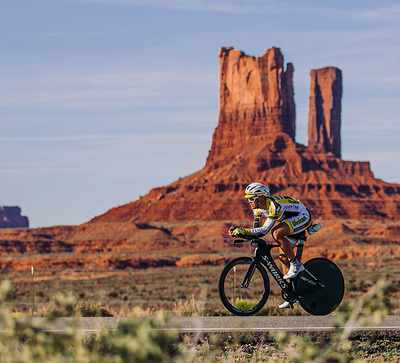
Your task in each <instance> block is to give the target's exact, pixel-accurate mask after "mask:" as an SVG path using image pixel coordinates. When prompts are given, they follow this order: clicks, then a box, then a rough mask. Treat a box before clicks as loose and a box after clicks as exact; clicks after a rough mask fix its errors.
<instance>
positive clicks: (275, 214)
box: [246, 195, 312, 235]
mask: <svg viewBox="0 0 400 363" xmlns="http://www.w3.org/2000/svg"><path fill="white" fill-rule="evenodd" d="M266 199H267V200H266V203H267V208H266V209H260V208H257V209H253V214H254V218H260V217H264V218H266V220H265V222H264V224H263V225H262V227H258V228H250V229H248V230H246V233H247V234H251V235H266V234H267V233H268V232H269V231H270V229H271V228H272V226H273V225H274V224H275V222H276V221H279V222H286V223H287V224H288V226H289V228H290V234H296V233H299V232H302V231H304V230H305V229H307V228H308V227H309V226H311V223H312V219H311V215H310V213H309V211H308V209H307V207H306V206H305V205H304V204H303V203H302V202H300V201H299V200H297V199H294V198H291V197H285V196H282V195H276V196H269V197H267V198H266Z"/></svg>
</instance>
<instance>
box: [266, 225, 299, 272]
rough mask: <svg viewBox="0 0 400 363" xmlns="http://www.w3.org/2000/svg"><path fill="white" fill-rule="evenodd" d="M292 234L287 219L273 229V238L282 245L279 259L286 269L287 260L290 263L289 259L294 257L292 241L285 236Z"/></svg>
mask: <svg viewBox="0 0 400 363" xmlns="http://www.w3.org/2000/svg"><path fill="white" fill-rule="evenodd" d="M290 234H291V230H290V226H289V224H287V223H286V222H285V221H283V222H281V223H279V224H278V225H276V226H275V227H274V228H272V230H271V235H272V237H273V239H274V240H275V241H276V242H277V243H278V245H279V247H280V249H279V252H282V254H281V253H279V259H280V261H281V264H282V269H284V268H285V267H284V266H286V260H288V261H287V262H288V263H289V260H292V259H293V258H294V251H293V247H292V245H291V243H290V242H289V241H288V240H287V239H286V238H285V236H288V235H290ZM281 255H282V257H281ZM285 257H286V259H285Z"/></svg>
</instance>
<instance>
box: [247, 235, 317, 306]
mask: <svg viewBox="0 0 400 363" xmlns="http://www.w3.org/2000/svg"><path fill="white" fill-rule="evenodd" d="M252 243H257V249H256V251H255V255H254V257H253V258H254V261H259V262H260V263H261V264H262V265H263V266H265V267H266V268H267V270H268V271H269V273H270V274H271V275H272V277H273V278H274V279H275V281H276V282H277V283H278V285H279V286H280V288H281V289H282V291H283V293H284V294H285V295H286V296H287V297H288V298H289V300H292V301H295V300H297V298H298V297H299V296H301V295H302V294H306V293H308V292H312V291H315V290H319V289H321V288H323V287H324V285H323V284H322V283H321V282H319V281H318V279H317V278H316V277H315V276H313V275H312V274H311V273H310V272H308V271H307V270H306V271H307V273H308V274H309V276H310V279H307V280H306V281H307V282H309V283H310V285H311V287H310V288H308V289H302V290H296V289H295V287H294V280H291V282H290V283H288V282H287V281H286V280H285V279H284V278H283V274H282V272H281V270H280V269H279V268H278V266H277V265H276V263H275V261H274V259H273V257H272V255H271V250H272V249H273V248H275V247H279V245H275V244H274V245H270V244H267V243H266V242H265V241H264V240H260V239H257V240H253V241H252ZM303 244H304V241H301V240H300V241H299V245H298V247H297V253H296V257H297V258H298V260H299V261H300V259H301V255H302V251H303ZM255 268H256V263H255V262H254V263H252V264H251V265H250V267H249V269H248V271H247V273H246V276H245V278H244V280H243V282H242V285H241V286H242V287H248V286H249V283H250V281H251V278H252V277H253V274H254V271H255ZM300 278H301V277H300Z"/></svg>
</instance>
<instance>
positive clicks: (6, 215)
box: [0, 206, 29, 228]
mask: <svg viewBox="0 0 400 363" xmlns="http://www.w3.org/2000/svg"><path fill="white" fill-rule="evenodd" d="M0 228H29V220H28V217H25V216H21V208H20V207H1V206H0Z"/></svg>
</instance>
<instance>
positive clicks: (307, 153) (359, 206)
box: [92, 48, 400, 222]
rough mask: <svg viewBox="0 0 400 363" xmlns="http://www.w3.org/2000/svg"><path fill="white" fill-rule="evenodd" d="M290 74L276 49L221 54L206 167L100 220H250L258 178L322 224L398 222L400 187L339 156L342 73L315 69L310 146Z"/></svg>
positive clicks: (225, 50) (224, 50) (363, 164)
mask: <svg viewBox="0 0 400 363" xmlns="http://www.w3.org/2000/svg"><path fill="white" fill-rule="evenodd" d="M292 76H293V67H292V66H291V65H288V67H287V70H286V71H285V70H284V67H283V57H282V54H281V53H280V51H279V49H277V48H271V49H269V50H267V51H266V52H265V54H264V55H262V56H261V57H250V56H247V55H245V54H244V53H243V52H242V51H240V50H234V49H232V48H222V50H221V53H220V100H221V104H220V114H219V121H218V126H217V128H216V129H215V132H214V135H213V142H212V146H211V150H210V153H209V156H208V159H207V162H206V166H205V167H204V168H203V169H202V170H200V171H198V172H196V173H194V174H192V175H189V176H187V177H185V178H181V179H179V180H177V181H176V182H174V183H172V184H170V185H168V186H165V187H161V188H156V189H153V190H151V191H150V192H149V193H148V194H147V195H146V196H144V197H142V198H140V199H139V200H137V201H135V202H133V203H129V204H126V205H124V206H121V207H118V208H114V209H112V210H110V211H108V212H107V213H105V214H104V215H101V216H98V217H96V218H94V219H93V220H92V222H117V221H131V222H152V221H171V222H174V221H193V220H203V221H204V220H209V221H212V220H219V221H221V220H235V219H247V218H249V216H250V217H251V211H250V209H249V206H248V204H247V203H246V201H245V200H244V198H243V190H244V189H245V187H246V185H247V184H249V183H251V182H254V181H257V182H263V183H265V184H267V185H268V186H269V187H270V189H271V192H272V193H273V194H283V195H291V196H293V197H295V198H298V199H300V200H302V201H303V202H305V203H306V204H307V205H308V206H309V207H310V209H311V211H312V214H313V216H314V218H324V219H332V218H340V219H342V218H356V219H365V218H369V219H393V218H395V216H396V215H399V214H400V185H397V184H387V183H384V182H383V181H381V180H380V179H375V178H374V175H373V173H372V172H371V169H370V164H369V163H368V162H358V161H355V162H354V161H344V160H342V159H341V158H340V148H341V145H340V111H341V107H340V102H341V95H342V78H341V71H340V70H339V69H337V68H333V67H328V68H323V69H321V70H315V71H312V72H311V76H312V77H311V94H310V121H309V138H310V145H309V146H308V147H305V146H304V145H300V144H297V143H296V142H295V141H294V136H295V125H294V117H295V116H294V115H295V108H294V101H293V83H292Z"/></svg>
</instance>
